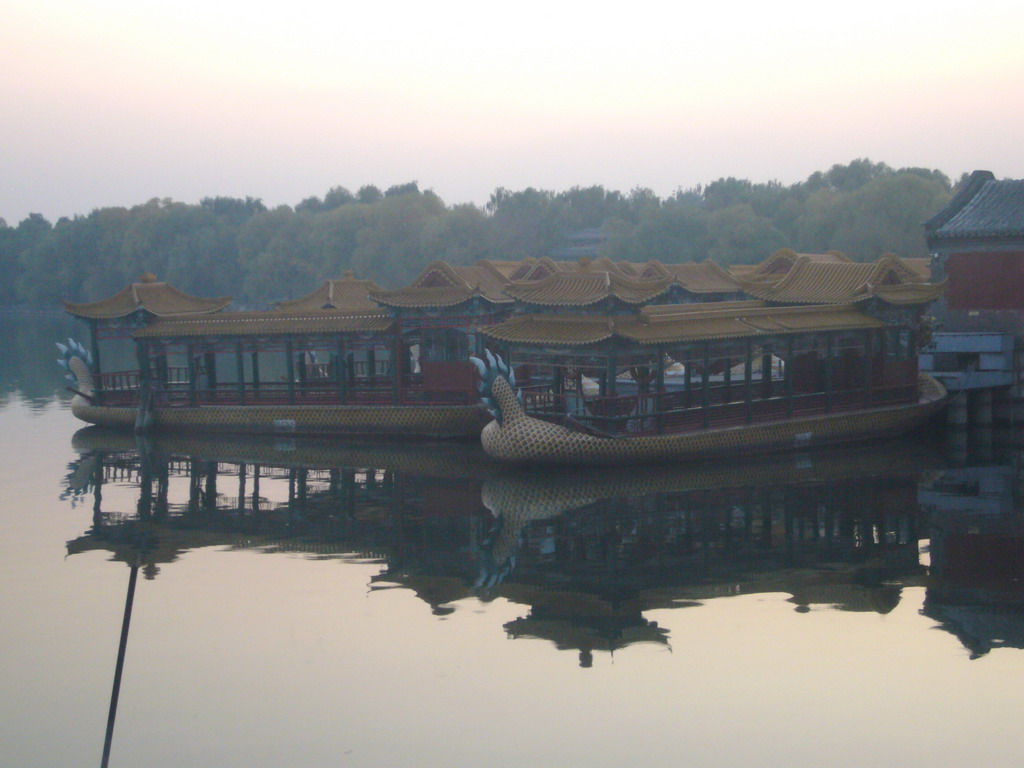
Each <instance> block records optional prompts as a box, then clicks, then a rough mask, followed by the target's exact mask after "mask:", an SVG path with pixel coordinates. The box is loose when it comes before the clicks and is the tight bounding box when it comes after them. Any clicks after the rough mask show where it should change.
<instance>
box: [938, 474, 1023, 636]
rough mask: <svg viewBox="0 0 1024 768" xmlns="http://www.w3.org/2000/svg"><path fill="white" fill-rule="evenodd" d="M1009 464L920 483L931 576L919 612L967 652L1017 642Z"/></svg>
mask: <svg viewBox="0 0 1024 768" xmlns="http://www.w3.org/2000/svg"><path fill="white" fill-rule="evenodd" d="M1019 472H1020V469H1019V467H1017V466H1015V465H1005V466H982V467H965V468H958V469H947V470H944V471H942V472H939V473H936V474H935V475H934V476H933V477H931V478H930V479H929V481H928V482H927V483H924V484H922V487H921V491H920V493H919V499H920V502H921V505H922V507H923V508H924V509H926V510H927V511H928V513H929V520H930V538H931V576H930V578H929V581H928V596H927V600H926V603H925V613H926V614H927V615H928V616H931V617H932V618H934V619H936V620H937V621H939V622H941V623H942V626H943V628H944V629H946V630H948V631H950V632H952V633H953V634H955V635H956V636H957V637H958V638H959V639H960V640H961V642H963V644H964V645H965V646H966V647H968V648H969V649H970V650H971V652H972V653H973V654H974V655H975V656H980V655H983V654H985V653H987V652H988V651H990V650H992V649H993V648H998V647H1011V648H1024V514H1022V512H1021V509H1020V498H1019V488H1020V481H1021V477H1020V474H1019Z"/></svg>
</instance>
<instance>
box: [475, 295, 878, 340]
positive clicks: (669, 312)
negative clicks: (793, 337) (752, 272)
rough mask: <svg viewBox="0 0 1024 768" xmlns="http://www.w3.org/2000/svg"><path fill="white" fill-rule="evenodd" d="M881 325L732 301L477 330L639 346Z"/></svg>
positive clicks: (837, 314)
mask: <svg viewBox="0 0 1024 768" xmlns="http://www.w3.org/2000/svg"><path fill="white" fill-rule="evenodd" d="M884 325H885V324H884V323H883V322H882V321H881V320H878V319H876V318H873V317H869V316H868V315H865V314H864V313H863V312H861V311H859V310H858V309H857V308H856V307H854V306H852V305H825V306H811V307H804V306H800V307H772V306H768V305H766V304H765V303H763V302H756V301H738V302H720V303H710V304H680V305H671V306H660V307H647V308H645V309H644V310H643V311H641V313H640V314H639V315H631V316H626V317H601V316H593V315H572V316H566V315H560V316H551V315H519V316H517V317H513V318H511V319H509V320H506V321H505V322H503V323H499V324H497V325H492V326H489V327H487V328H484V329H482V332H483V333H484V334H485V335H487V336H491V337H492V338H495V339H498V340H500V341H506V342H512V343H520V344H556V345H580V344H591V343H595V342H598V341H603V340H605V339H608V338H610V337H612V336H618V337H620V338H623V339H627V340H629V341H634V342H638V343H640V344H678V343H686V342H697V341H710V340H716V339H730V338H736V339H741V338H751V337H764V336H779V335H786V334H791V333H804V332H808V331H838V330H856V329H865V328H881V327H884Z"/></svg>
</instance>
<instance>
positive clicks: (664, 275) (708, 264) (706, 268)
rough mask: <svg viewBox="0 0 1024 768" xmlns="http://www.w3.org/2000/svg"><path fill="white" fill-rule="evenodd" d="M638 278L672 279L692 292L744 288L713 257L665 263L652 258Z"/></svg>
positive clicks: (734, 291) (736, 290)
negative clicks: (702, 259)
mask: <svg viewBox="0 0 1024 768" xmlns="http://www.w3.org/2000/svg"><path fill="white" fill-rule="evenodd" d="M620 266H621V265H620ZM637 279H645V280H656V279H663V280H672V281H674V282H676V283H678V284H679V285H680V286H681V287H682V288H684V289H686V290H687V291H689V292H690V293H738V292H739V291H741V290H742V286H741V285H740V283H739V281H738V280H737V279H736V278H735V277H733V276H732V275H730V274H729V273H728V272H727V271H725V270H724V269H722V267H720V266H719V265H718V264H717V263H715V262H714V261H712V260H711V259H705V260H704V261H686V262H682V263H679V264H663V263H662V262H660V261H657V260H656V259H651V260H650V261H648V262H647V263H646V264H643V265H641V266H640V267H639V272H638V274H637Z"/></svg>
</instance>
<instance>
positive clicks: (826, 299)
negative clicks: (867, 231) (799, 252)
mask: <svg viewBox="0 0 1024 768" xmlns="http://www.w3.org/2000/svg"><path fill="white" fill-rule="evenodd" d="M915 283H916V284H919V285H924V284H922V283H921V276H920V273H919V272H917V271H916V270H914V269H912V268H911V267H910V266H908V265H906V264H905V263H904V262H903V260H902V259H900V258H898V257H896V256H883V257H882V258H881V259H879V260H878V261H876V262H870V263H858V262H850V261H846V262H823V261H811V260H810V259H808V258H806V257H804V256H800V257H799V258H797V260H796V261H795V262H794V264H793V266H792V267H791V268H790V270H789V271H788V272H787V273H786V275H785V277H783V278H782V279H781V280H778V281H764V280H757V279H749V280H745V281H744V283H743V289H744V290H745V291H746V292H747V293H748V294H750V295H751V296H756V297H757V298H760V299H765V300H767V301H773V302H779V303H783V304H848V303H851V302H855V301H863V300H864V299H869V298H871V297H872V296H879V297H880V298H882V299H883V300H887V299H886V295H898V296H899V300H900V303H904V304H910V303H922V302H925V301H931V300H932V299H933V298H935V297H937V296H939V295H941V294H942V290H943V289H940V288H931V287H929V288H926V289H919V290H918V291H916V292H915V291H911V290H905V291H902V292H900V291H890V292H889V294H886V291H885V290H884V289H885V287H886V286H890V287H891V286H894V285H904V284H915ZM879 289H882V290H879ZM915 297H919V298H917V299H916V300H915Z"/></svg>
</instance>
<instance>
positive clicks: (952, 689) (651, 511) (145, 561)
mask: <svg viewBox="0 0 1024 768" xmlns="http://www.w3.org/2000/svg"><path fill="white" fill-rule="evenodd" d="M68 327H69V326H68V324H67V323H65V322H64V321H61V320H56V319H45V318H37V319H35V320H33V321H31V322H28V323H26V322H23V321H14V320H11V319H2V318H0V429H2V434H3V439H2V442H0V488H2V490H3V494H2V496H0V616H2V617H3V620H2V623H0V647H2V648H3V654H0V687H2V689H3V691H4V696H3V697H2V699H0V765H4V766H15V767H18V768H20V767H22V766H45V767H46V768H52V767H53V766H95V765H100V763H101V759H102V755H103V752H104V745H105V737H106V736H107V734H108V725H109V724H110V720H109V715H110V714H111V712H110V709H111V708H110V704H111V692H112V688H113V684H114V679H115V668H116V665H117V660H118V651H119V645H120V640H121V637H122V626H123V622H124V616H125V608H126V599H127V598H128V597H129V594H130V585H131V584H132V583H133V582H134V593H133V594H131V598H132V599H131V608H132V613H131V620H130V626H129V631H128V634H127V643H126V646H125V647H124V657H123V658H124V662H123V674H122V677H121V680H120V688H119V696H118V699H117V708H116V721H114V727H113V731H112V738H111V739H110V740H109V743H108V746H109V750H110V752H109V756H110V757H109V764H110V765H111V766H137V765H146V766H159V767H162V766H183V765H198V766H218V767H220V766H283V765H287V766H327V765H330V766H350V765H351V766H395V767H400V766H417V767H420V766H445V767H448V766H478V765H487V766H530V767H535V766H623V765H633V764H640V763H661V764H671V765H675V764H685V765H689V766H786V767H787V768H792V767H793V766H808V767H810V766H814V767H815V768H818V767H820V766H857V767H858V768H860V767H861V766H867V765H870V766H890V765H891V766H901V767H906V766H943V767H944V766H955V765H985V766H1011V765H1012V766H1016V765H1019V764H1020V759H1021V758H1020V755H1021V754H1024V731H1022V729H1021V728H1020V727H1019V716H1020V714H1021V712H1022V711H1024V686H1022V685H1021V680H1022V679H1024V610H1022V606H1024V582H1022V581H1021V576H1022V574H1024V516H1022V511H1021V508H1020V500H1019V498H1020V491H1021V488H1022V480H1024V476H1022V474H1021V469H1020V454H1019V452H1017V451H1015V450H1014V449H1012V448H998V449H993V448H991V447H990V446H989V445H988V443H986V442H985V441H984V440H979V441H975V442H976V443H977V444H976V445H975V446H974V447H972V448H971V449H970V450H968V451H966V452H965V451H963V450H961V449H960V448H957V449H955V450H951V449H950V447H949V446H947V445H946V444H945V441H944V438H943V436H942V435H941V433H931V434H925V435H920V436H918V437H916V438H914V439H912V440H908V441H904V442H901V443H899V444H895V445H882V446H879V445H874V446H865V447H861V448H857V449H854V450H843V451H833V452H823V453H815V454H800V455H780V456H776V457H772V458H762V459H737V460H735V461H731V462H716V463H712V464H707V465H697V466H694V465H687V466H677V467H661V468H648V469H644V468H639V469H637V468H634V469H630V470H625V471H601V472H578V471H565V472H522V471H511V470H508V469H505V468H502V467H499V466H495V465H494V464H492V463H491V462H489V461H487V459H486V458H485V457H484V456H483V455H482V454H481V452H480V451H479V449H477V448H476V447H475V446H473V445H460V444H453V445H438V444H395V443H390V444H381V445H365V444H364V445H355V444H344V443H340V442H334V443H324V442H303V441H299V440H290V441H259V440H251V439H242V440H223V439H219V440H214V439H209V438H207V439H202V438H198V437H194V436H193V437H189V436H177V437H166V438H160V439H151V440H148V441H145V442H140V441H136V440H135V439H134V438H133V437H132V436H130V435H117V434H111V433H105V432H101V431H96V430H93V429H88V430H81V429H80V426H81V425H80V424H79V423H78V422H77V421H76V420H75V419H74V418H73V417H72V416H71V413H70V412H69V411H68V410H67V401H66V397H65V396H64V395H63V394H62V393H61V390H62V386H63V384H62V381H61V378H60V373H61V372H60V371H59V370H58V368H57V366H56V364H55V362H54V359H55V358H56V356H57V355H56V352H55V350H54V348H53V346H52V342H53V341H55V340H57V339H59V338H61V337H62V336H66V335H68ZM71 329H72V330H74V329H73V326H71ZM998 437H1001V438H1005V437H1006V436H1005V435H1003V436H998ZM133 574H135V576H134V579H133Z"/></svg>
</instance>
